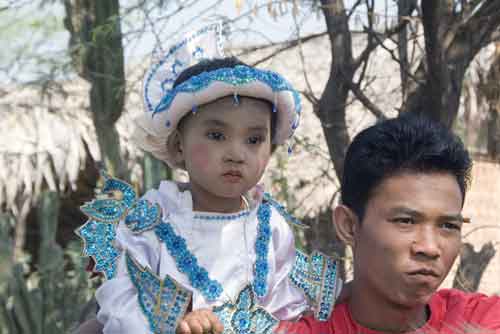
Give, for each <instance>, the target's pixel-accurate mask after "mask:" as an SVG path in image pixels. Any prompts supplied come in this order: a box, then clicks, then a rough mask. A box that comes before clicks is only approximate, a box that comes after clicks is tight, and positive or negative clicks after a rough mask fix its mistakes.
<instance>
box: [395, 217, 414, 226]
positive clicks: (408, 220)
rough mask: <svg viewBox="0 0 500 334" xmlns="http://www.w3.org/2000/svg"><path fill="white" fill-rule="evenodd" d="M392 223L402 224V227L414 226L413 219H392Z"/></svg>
mask: <svg viewBox="0 0 500 334" xmlns="http://www.w3.org/2000/svg"><path fill="white" fill-rule="evenodd" d="M392 221H393V222H394V223H398V224H404V225H410V224H415V219H413V218H411V217H398V218H394V219H393V220H392Z"/></svg>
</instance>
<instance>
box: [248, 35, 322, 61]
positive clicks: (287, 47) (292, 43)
mask: <svg viewBox="0 0 500 334" xmlns="http://www.w3.org/2000/svg"><path fill="white" fill-rule="evenodd" d="M326 34H327V33H326V32H322V33H318V34H312V35H309V36H305V37H301V38H297V39H295V40H291V41H288V42H286V44H285V45H284V46H282V47H280V48H278V49H277V50H275V51H273V52H272V53H270V54H269V55H267V56H265V57H264V58H262V59H259V60H257V61H255V62H254V63H253V64H252V66H257V65H259V64H261V63H263V62H265V61H267V60H269V59H271V58H273V57H274V56H276V55H278V54H280V53H282V52H284V51H287V50H290V49H293V48H294V47H296V46H297V45H299V43H305V42H308V41H310V40H313V39H315V38H318V37H321V36H325V35H326ZM269 47H270V46H269V45H263V46H261V47H254V48H251V50H252V51H250V50H249V49H247V50H245V51H243V52H242V53H240V54H238V56H241V55H245V54H247V53H250V52H254V51H257V50H259V49H261V48H262V49H266V48H269Z"/></svg>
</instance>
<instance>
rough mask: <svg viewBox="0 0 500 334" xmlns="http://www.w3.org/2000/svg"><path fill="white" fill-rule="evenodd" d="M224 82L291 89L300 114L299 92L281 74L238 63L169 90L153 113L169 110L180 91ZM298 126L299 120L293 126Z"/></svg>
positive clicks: (192, 90)
mask: <svg viewBox="0 0 500 334" xmlns="http://www.w3.org/2000/svg"><path fill="white" fill-rule="evenodd" d="M215 81H218V82H224V83H227V84H230V85H233V86H242V85H245V84H249V83H252V82H256V81H257V82H261V83H263V84H266V85H267V86H269V87H270V88H271V89H272V90H273V92H280V91H290V92H291V93H292V95H293V98H294V101H295V112H296V113H297V114H300V112H301V105H300V96H299V93H298V92H297V91H296V90H295V89H294V88H293V87H292V85H291V84H290V83H289V82H288V81H286V80H285V79H284V78H283V77H282V76H281V75H279V74H278V73H276V72H273V71H267V70H259V69H256V68H253V67H248V66H243V65H238V66H235V67H234V68H230V67H229V68H220V69H217V70H214V71H210V72H202V73H200V74H199V75H195V76H193V77H191V78H189V79H188V80H186V81H184V82H183V83H181V84H179V85H178V86H176V87H174V88H172V89H171V90H170V91H168V92H167V93H166V94H165V96H164V97H163V98H162V100H161V101H160V103H159V104H158V105H157V106H156V107H155V108H154V112H153V114H156V113H159V112H162V111H165V110H167V109H168V108H169V107H170V105H171V104H172V102H173V100H174V99H175V97H176V96H177V94H179V93H196V92H199V91H200V90H203V89H205V88H207V87H208V86H209V85H210V84H212V83H213V82H215ZM297 126H298V121H296V123H295V124H293V127H294V128H296V127H297Z"/></svg>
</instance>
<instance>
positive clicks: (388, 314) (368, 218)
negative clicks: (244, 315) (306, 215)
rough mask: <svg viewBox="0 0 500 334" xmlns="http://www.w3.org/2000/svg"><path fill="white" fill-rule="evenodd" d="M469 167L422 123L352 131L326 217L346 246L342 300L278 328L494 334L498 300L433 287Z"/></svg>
mask: <svg viewBox="0 0 500 334" xmlns="http://www.w3.org/2000/svg"><path fill="white" fill-rule="evenodd" d="M470 169H471V161H470V158H469V155H468V153H467V151H466V150H465V149H464V147H463V145H462V143H461V142H460V140H459V139H458V138H457V137H456V136H454V135H453V134H452V133H451V132H450V131H448V130H447V129H446V128H445V127H444V126H442V125H440V124H438V123H434V122H431V121H429V120H427V119H425V118H423V117H419V116H415V115H405V116H401V117H398V118H396V119H392V120H388V121H385V122H382V123H379V124H377V125H375V126H372V127H370V128H368V129H366V130H364V131H362V132H361V133H359V134H358V135H357V136H356V138H355V139H354V140H353V143H352V144H351V146H350V147H349V149H348V152H347V155H346V160H345V166H344V170H345V171H344V176H343V179H342V189H341V191H342V202H341V204H340V205H339V206H338V207H337V208H336V209H335V210H334V217H333V220H334V224H335V228H336V231H337V234H338V236H339V238H340V239H341V240H343V241H344V242H345V243H346V244H347V245H349V246H350V247H352V250H353V255H354V276H353V277H354V278H353V281H352V284H351V289H350V290H351V292H350V295H349V297H348V298H347V299H346V300H345V301H344V302H343V303H341V304H339V305H336V306H335V310H334V311H333V312H332V316H331V317H330V319H329V321H327V322H318V321H316V320H314V319H313V318H312V317H304V318H302V319H301V320H299V321H298V322H296V323H291V322H282V323H281V324H280V327H279V329H278V330H277V332H279V333H293V334H309V333H311V334H312V333H317V334H329V333H342V334H344V333H371V334H373V333H407V332H413V331H415V332H419V333H471V332H475V333H500V297H487V296H484V295H482V294H472V293H463V292H460V291H457V290H440V291H437V289H438V287H439V285H440V284H441V283H442V281H443V280H444V278H445V277H446V275H447V274H448V272H449V271H450V268H451V266H452V264H453V262H454V260H455V259H456V257H457V256H458V253H459V249H460V245H461V233H460V232H461V231H460V230H461V228H462V224H463V223H465V222H467V219H465V218H463V217H462V215H461V210H462V207H463V203H464V200H465V192H466V188H467V184H468V180H469V177H470ZM436 291H437V292H436Z"/></svg>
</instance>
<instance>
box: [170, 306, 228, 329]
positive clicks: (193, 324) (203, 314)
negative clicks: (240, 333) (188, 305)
mask: <svg viewBox="0 0 500 334" xmlns="http://www.w3.org/2000/svg"><path fill="white" fill-rule="evenodd" d="M223 330H224V327H223V326H222V324H221V323H220V321H219V318H217V316H216V315H215V314H214V313H213V312H212V311H211V310H210V309H200V310H196V311H192V312H189V313H187V314H186V315H185V316H184V318H183V319H182V320H181V322H180V323H179V326H177V334H203V333H210V334H221V333H222V331H223Z"/></svg>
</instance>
